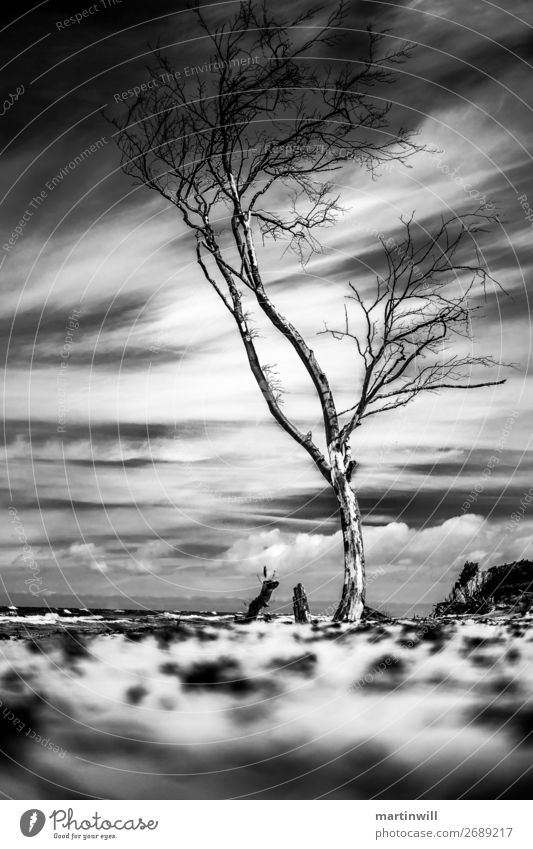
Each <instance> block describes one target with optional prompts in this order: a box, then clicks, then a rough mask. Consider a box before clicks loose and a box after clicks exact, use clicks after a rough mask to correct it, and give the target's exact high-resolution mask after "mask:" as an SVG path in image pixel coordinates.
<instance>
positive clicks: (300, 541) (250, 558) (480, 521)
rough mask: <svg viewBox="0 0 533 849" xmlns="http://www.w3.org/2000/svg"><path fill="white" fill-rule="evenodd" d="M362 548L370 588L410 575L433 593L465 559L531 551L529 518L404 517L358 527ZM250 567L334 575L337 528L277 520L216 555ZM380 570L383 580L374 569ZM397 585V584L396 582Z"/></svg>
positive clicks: (422, 590)
mask: <svg viewBox="0 0 533 849" xmlns="http://www.w3.org/2000/svg"><path fill="white" fill-rule="evenodd" d="M364 540H365V553H366V559H367V567H368V572H369V578H370V580H371V582H372V593H373V595H375V596H376V595H381V596H383V595H384V594H386V593H387V592H388V591H389V590H390V586H391V584H390V582H391V581H392V582H393V583H394V584H395V585H398V584H400V585H401V584H402V583H407V582H410V581H411V580H413V577H416V582H417V584H416V586H417V592H418V594H419V597H422V596H424V595H425V594H426V593H428V592H430V593H432V594H433V595H434V596H435V597H436V598H439V597H441V596H442V595H443V593H446V592H447V591H448V589H449V587H451V584H452V582H453V580H454V579H455V577H456V574H457V573H458V571H459V569H460V567H461V566H462V564H463V563H464V562H465V560H471V559H476V560H479V561H480V565H481V567H482V568H488V567H489V566H494V565H497V564H499V563H503V562H507V561H512V560H515V559H520V558H522V557H533V521H524V522H523V523H522V525H519V526H518V528H517V529H516V530H515V531H514V532H512V533H511V532H509V531H508V530H507V528H506V523H503V522H490V521H488V520H486V519H484V517H483V516H477V515H463V516H455V517H453V518H451V519H448V520H447V521H445V522H442V524H439V525H435V526H433V527H430V528H422V529H415V528H411V527H409V526H408V525H407V524H405V523H403V522H390V523H389V524H387V525H379V526H369V527H365V528H364ZM226 564H227V565H228V566H229V565H230V564H231V566H232V567H233V568H234V569H238V570H239V571H240V572H241V573H243V574H246V575H251V574H253V573H254V572H255V571H259V570H260V568H262V566H263V565H266V566H267V567H268V568H269V569H276V570H277V572H278V575H280V576H282V579H283V581H284V583H285V585H286V586H290V585H292V584H291V581H294V582H296V581H297V580H298V581H299V580H303V581H304V582H305V583H306V586H308V588H309V589H310V590H312V591H314V590H315V589H316V588H317V587H318V586H319V584H320V582H323V583H327V582H328V579H331V578H332V577H335V576H338V575H339V571H340V568H341V565H342V537H341V532H340V531H338V532H337V533H335V534H333V535H330V536H327V535H324V534H308V533H298V534H290V533H285V532H283V531H281V530H280V529H278V528H276V529H273V530H270V531H264V532H261V533H257V534H251V535H249V536H247V537H241V538H240V539H238V540H236V542H235V543H234V544H233V545H232V546H230V548H229V549H228V550H227V551H226V552H225V553H224V555H223V556H222V557H221V558H220V560H219V565H226ZM375 572H378V573H379V574H380V575H384V574H386V575H387V578H388V579H389V580H383V588H382V589H380V588H379V581H376V585H375V586H374V582H373V580H372V575H373V573H375ZM400 589H401V586H400Z"/></svg>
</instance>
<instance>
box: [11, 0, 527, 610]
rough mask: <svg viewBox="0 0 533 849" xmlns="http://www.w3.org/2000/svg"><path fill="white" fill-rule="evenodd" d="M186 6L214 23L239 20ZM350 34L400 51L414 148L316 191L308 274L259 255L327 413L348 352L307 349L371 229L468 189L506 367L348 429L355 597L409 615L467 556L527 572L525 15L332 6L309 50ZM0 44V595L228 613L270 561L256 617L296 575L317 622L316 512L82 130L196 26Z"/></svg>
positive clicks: (199, 56)
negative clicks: (321, 221)
mask: <svg viewBox="0 0 533 849" xmlns="http://www.w3.org/2000/svg"><path fill="white" fill-rule="evenodd" d="M201 5H202V6H203V7H205V8H204V12H205V15H206V18H207V19H208V20H209V21H210V22H211V23H212V24H213V25H216V24H217V23H220V22H221V21H224V20H225V19H226V18H227V17H228V16H230V15H231V14H233V13H234V11H235V8H236V5H237V4H236V3H235V2H233V0H228V2H222V3H213V4H203V3H202V4H201ZM297 5H300V6H302V7H303V6H304V4H303V3H302V2H299V4H293V8H296V6H297ZM78 6H79V8H78ZM274 6H275V4H272V7H274ZM280 9H281V12H282V13H283V4H280ZM76 14H78V16H79V17H80V16H81V19H80V20H76V18H75V17H74V18H73V19H72V18H71V16H75V15H76ZM370 23H371V24H372V25H373V27H374V28H375V29H376V30H377V31H386V32H387V36H386V46H387V47H388V46H389V45H390V47H391V48H392V47H393V46H396V45H397V44H399V43H400V42H401V41H403V40H409V42H411V43H412V44H413V45H414V50H413V53H412V56H411V58H410V59H409V61H408V62H406V63H405V64H403V65H401V66H400V67H399V68H398V69H397V78H396V82H395V84H394V86H392V87H388V88H387V90H386V91H384V92H380V93H378V92H376V96H383V97H385V96H386V97H387V98H388V99H389V100H390V101H391V102H392V110H391V116H392V120H393V122H395V123H396V124H399V123H402V124H403V125H404V126H407V127H409V128H410V129H412V130H413V131H416V132H417V134H418V135H417V140H418V141H419V143H420V144H423V145H426V146H427V147H428V148H430V149H431V150H432V151H434V152H433V153H421V154H419V155H418V156H417V157H416V158H414V159H413V160H411V161H410V167H409V168H404V167H402V166H399V165H397V164H394V165H393V166H392V167H391V168H386V169H383V170H382V173H381V175H380V176H379V177H378V178H377V179H376V180H372V179H371V178H370V177H369V175H368V174H365V173H364V172H362V171H361V170H359V169H358V168H357V167H356V166H355V164H354V163H351V164H350V165H349V167H346V168H344V169H342V171H341V172H338V173H337V174H336V175H335V178H334V181H335V185H336V188H338V191H339V193H340V194H341V198H342V203H343V206H344V208H345V213H344V214H343V216H342V217H341V218H340V219H339V220H338V222H337V223H336V225H335V226H334V227H332V228H329V229H326V230H324V232H323V234H322V235H321V240H322V243H323V245H324V250H323V252H322V253H321V254H320V255H318V256H315V257H313V258H312V259H311V260H310V262H309V263H308V264H307V265H306V266H305V268H302V267H301V266H300V265H299V263H298V260H297V258H296V257H294V256H292V255H291V254H290V253H287V252H286V251H285V247H286V246H284V245H283V244H280V243H276V244H271V243H267V244H266V245H265V246H264V247H263V248H261V250H260V253H259V258H260V262H261V265H262V267H263V268H264V269H265V279H266V280H267V282H268V286H269V291H271V293H272V295H273V296H274V295H275V297H276V301H277V303H279V305H280V307H281V308H282V310H283V311H284V313H285V314H286V315H287V316H288V317H290V319H291V320H292V322H293V323H294V324H295V325H296V326H297V327H299V328H300V329H301V331H302V332H303V333H304V335H305V337H306V338H307V339H308V340H312V345H313V348H314V350H315V352H316V354H317V357H318V358H319V361H320V362H321V363H322V364H323V366H324V368H325V370H326V372H327V373H328V375H330V376H331V380H332V383H333V387H334V391H335V393H336V397H337V400H338V404H339V406H342V405H343V404H344V402H345V401H346V402H348V403H349V401H350V398H351V397H352V393H353V381H354V370H353V360H352V357H351V354H350V351H349V349H348V348H347V347H346V346H344V345H341V344H339V343H336V342H335V340H332V339H330V338H329V337H327V336H324V335H317V334H318V332H319V331H320V330H321V329H323V327H324V322H327V323H329V324H330V325H331V324H334V323H335V322H336V321H338V320H339V319H340V320H342V316H343V309H344V306H343V305H344V298H345V295H346V293H347V290H348V284H349V282H353V281H354V280H358V281H360V283H361V285H362V286H363V288H364V287H367V289H368V287H370V286H371V281H372V279H374V275H375V272H376V269H379V267H380V262H381V261H382V258H381V256H380V245H379V240H378V238H377V234H379V233H382V234H383V235H384V236H385V237H386V238H389V237H390V238H393V239H394V238H397V237H398V236H399V234H400V232H401V225H400V221H399V219H400V217H401V216H406V215H410V214H411V213H414V215H415V221H416V222H417V225H418V226H420V227H422V228H426V229H427V230H431V228H432V226H433V225H434V224H435V222H438V221H439V220H440V216H441V215H447V214H462V213H464V212H466V211H468V210H469V209H470V210H471V209H473V208H475V207H476V206H477V204H478V203H479V202H480V201H484V200H485V201H490V202H492V203H493V204H494V205H495V207H496V208H497V210H498V212H499V214H500V222H499V223H497V224H495V225H494V226H493V228H492V229H491V231H490V232H488V233H486V234H482V235H481V236H480V243H479V247H480V250H481V251H482V254H483V257H484V260H485V262H486V263H487V266H488V268H489V270H490V272H491V274H492V275H493V276H494V277H495V278H496V279H497V280H498V282H499V283H500V284H501V287H502V288H498V287H496V286H492V287H489V288H488V289H487V292H486V297H485V299H484V301H483V311H482V315H477V316H476V318H475V323H474V334H475V339H476V342H475V345H476V352H478V353H489V354H492V355H493V356H494V357H495V358H497V359H499V360H502V361H504V362H505V363H508V364H510V365H509V366H507V367H506V368H505V369H503V370H502V371H501V374H499V375H495V376H501V377H505V378H507V381H506V383H505V384H504V385H503V386H494V387H490V388H486V389H482V390H472V391H469V392H461V391H447V392H443V393H440V394H433V395H426V396H425V397H421V398H420V399H419V400H417V401H416V402H414V403H413V404H412V405H410V406H409V407H407V408H405V409H404V410H401V411H397V412H395V413H388V414H386V415H384V416H382V417H376V418H372V419H370V420H369V422H368V423H366V424H365V425H364V426H363V427H362V428H360V429H359V430H358V431H357V434H356V438H355V437H354V441H353V451H354V456H355V457H356V458H357V461H358V472H357V476H356V481H355V485H356V489H357V493H358V497H359V500H360V504H361V508H362V512H363V521H364V538H365V546H366V555H367V565H368V575H369V587H368V601H369V603H370V604H374V605H376V606H380V607H383V608H384V609H390V610H395V611H399V610H409V609H417V610H421V609H423V607H424V606H425V607H426V608H427V607H428V606H429V605H430V604H432V603H434V602H436V601H438V600H441V599H442V598H443V597H444V596H445V595H446V594H447V593H448V591H449V589H450V587H451V584H452V583H453V581H454V580H455V578H456V576H457V574H458V572H459V570H460V568H461V566H462V564H463V563H464V561H465V560H466V559H474V560H478V561H479V563H480V565H481V566H482V568H487V567H489V566H491V565H495V564H497V563H502V562H509V561H511V560H514V559H519V558H521V557H533V546H532V544H531V539H532V531H533V514H531V512H530V509H529V508H530V502H531V501H532V500H533V499H532V497H531V494H530V493H529V490H530V487H531V486H532V484H533V481H532V468H533V462H532V456H533V455H532V453H531V444H530V439H531V425H530V423H531V420H532V413H533V410H532V407H533V400H532V397H533V396H532V392H531V375H530V368H529V352H530V347H531V345H530V303H529V294H528V289H529V288H530V286H531V268H532V263H533V253H532V243H533V238H532V237H533V229H532V228H533V211H532V210H533V171H532V168H531V156H530V153H529V152H528V151H530V150H531V149H532V141H533V121H532V115H531V85H530V84H528V83H529V80H528V75H529V73H530V71H531V64H530V63H531V59H532V53H533V51H532V49H531V47H532V45H533V41H532V39H531V25H532V23H533V16H532V10H531V5H530V3H528V2H527V0H512V2H508V3H506V4H505V8H503V7H500V6H499V5H498V4H496V3H493V2H486V1H485V0H473V2H471V3H468V4H465V3H462V2H457V0H443V2H441V3H439V4H438V5H435V4H432V3H429V2H425V0H410V2H409V0H407V2H401V3H400V2H378V0H357V2H355V1H354V0H352V2H351V3H348V16H347V19H346V21H345V31H344V34H343V37H344V41H343V42H342V44H341V45H340V46H338V47H336V48H331V50H332V51H336V52H334V53H333V55H332V57H327V58H333V59H335V58H336V59H337V60H339V59H340V60H343V61H350V60H351V58H352V57H353V55H354V51H355V49H356V46H357V45H358V44H359V43H360V40H361V31H362V30H364V28H365V27H366V26H367V24H370ZM0 38H1V39H2V45H3V50H2V55H3V57H4V60H3V61H4V66H3V69H2V80H3V82H2V85H3V93H2V98H3V104H2V106H1V107H0V112H1V113H2V114H1V115H0V119H1V120H0V133H1V137H2V138H1V145H2V155H1V158H0V169H1V174H2V190H1V191H2V219H1V220H2V233H1V238H0V243H1V250H0V262H1V266H0V274H1V279H2V313H1V317H0V322H1V324H2V326H1V328H0V340H1V346H2V354H3V359H4V364H5V366H4V386H3V398H4V408H3V415H4V421H5V427H4V432H3V440H4V446H5V459H4V462H5V472H6V473H5V476H4V477H3V483H2V501H3V507H2V515H3V521H2V528H3V532H2V539H1V543H0V545H1V547H0V578H1V582H0V603H6V602H9V601H13V600H15V602H16V603H17V604H21V603H22V602H26V603H28V604H39V605H41V604H50V605H51V606H54V603H61V604H64V603H67V602H69V603H70V604H71V605H72V606H85V604H88V603H93V602H94V600H95V599H100V600H102V599H103V600H107V603H109V604H112V605H118V606H120V607H130V606H132V605H133V604H135V605H140V606H143V605H145V606H148V607H149V606H150V605H153V604H155V603H156V601H157V604H158V605H159V606H164V607H169V608H170V609H173V608H185V607H195V606H198V605H200V606H202V607H208V608H209V609H211V608H212V609H217V608H218V609H222V608H223V607H226V608H228V607H230V608H232V607H233V608H234V607H235V599H242V600H246V599H250V598H251V597H252V596H253V595H254V594H255V592H256V589H257V587H258V579H257V574H258V573H259V572H260V571H261V570H262V567H263V565H267V566H268V568H269V569H276V570H277V575H278V578H279V579H280V581H281V583H280V588H279V591H278V601H279V602H283V601H284V600H286V599H288V598H290V596H291V594H292V587H293V586H294V585H295V584H296V583H297V582H299V581H302V582H303V583H304V584H305V586H306V589H307V590H308V594H309V595H310V599H311V605H312V608H313V609H314V610H315V612H320V611H323V610H326V609H328V605H331V603H332V602H334V601H335V599H338V597H339V593H340V587H341V584H342V553H341V549H342V545H341V540H340V534H339V531H338V519H337V516H336V510H335V503H334V500H333V499H332V497H331V495H330V493H329V492H328V490H327V488H325V487H324V486H323V483H324V481H323V479H322V478H321V477H320V475H319V474H318V472H317V471H316V469H315V468H314V467H313V465H312V463H311V461H310V460H309V458H308V456H307V455H306V454H305V452H302V451H301V449H300V448H299V446H297V445H296V444H295V443H293V442H291V440H290V438H289V437H288V436H287V435H286V434H284V433H283V432H282V431H281V430H280V429H279V428H278V426H277V425H276V424H275V423H274V422H273V421H271V420H270V419H269V417H268V412H267V410H266V409H265V407H264V402H263V400H262V398H261V397H260V395H259V393H258V390H257V387H256V385H255V382H254V380H253V378H252V376H251V374H250V373H249V371H248V369H247V364H246V359H245V355H244V352H243V350H242V345H241V342H240V340H239V339H238V338H236V336H235V334H234V332H233V327H232V324H231V318H230V316H229V315H227V314H225V313H224V311H223V307H222V305H221V304H220V302H219V301H218V299H217V297H216V295H215V293H214V292H213V291H212V290H210V288H209V286H208V284H207V283H206V282H205V280H204V279H203V277H202V275H201V272H200V271H199V269H198V267H197V266H196V263H195V254H194V240H193V239H192V238H191V234H190V232H189V231H188V230H187V228H186V227H185V225H184V224H183V222H182V221H181V220H180V219H179V217H178V215H177V214H176V210H175V209H174V208H169V206H168V205H167V204H165V203H164V202H163V201H162V199H161V198H159V196H157V195H155V194H154V193H151V192H149V191H148V190H147V189H145V188H144V187H139V186H135V185H134V184H133V183H132V181H131V179H130V178H128V177H126V176H125V175H124V174H123V173H122V172H121V171H120V157H119V152H118V149H117V146H116V143H115V139H114V135H113V134H114V132H115V130H114V128H113V127H112V126H111V125H110V123H109V122H108V121H107V120H106V118H105V115H104V114H103V113H105V114H107V115H117V114H121V113H120V110H121V109H124V108H125V106H124V104H125V103H127V102H128V100H129V98H128V96H127V94H126V95H125V93H127V90H128V89H130V88H132V87H134V86H136V85H139V84H141V83H142V82H143V81H146V80H147V79H148V78H149V72H148V71H147V69H146V64H147V63H149V61H150V52H151V50H152V49H153V47H154V45H156V44H159V45H160V46H161V47H162V48H163V49H164V50H165V51H167V52H168V53H169V55H171V57H172V60H173V62H174V67H176V68H179V69H181V71H182V72H183V73H184V74H186V73H187V72H186V71H185V69H186V68H188V67H192V66H200V65H202V64H203V63H204V62H206V60H207V59H208V58H209V52H208V48H207V46H206V40H205V38H204V37H203V36H202V33H201V32H200V30H199V28H198V25H197V23H196V22H195V18H194V14H193V12H192V11H191V10H190V9H187V8H186V6H185V4H182V5H180V4H179V3H178V4H176V3H172V4H170V3H164V2H163V3H157V4H152V5H151V6H150V7H149V8H148V7H147V6H146V4H140V3H136V2H129V0H122V2H120V3H119V2H118V0H117V2H114V3H113V2H111V0H105V2H99V3H95V4H92V5H91V4H87V5H86V6H84V7H83V6H82V4H77V5H76V8H74V7H73V6H72V5H71V4H67V3H59V2H57V3H54V2H47V1H46V0H45V2H42V3H40V4H37V5H34V6H33V7H32V5H31V4H28V5H24V4H22V5H20V6H17V13H16V17H15V18H13V19H12V20H11V21H6V22H4V25H3V28H2V30H1V31H0ZM213 73H216V72H213ZM76 157H78V159H77V160H76ZM528 219H529V220H528ZM15 228H17V229H15ZM502 289H503V290H505V291H502ZM261 330H262V333H263V338H262V339H261V340H260V342H259V345H260V348H261V350H264V351H265V359H268V361H269V362H273V363H276V367H277V369H278V371H279V373H280V376H281V379H282V382H283V386H284V389H285V391H286V395H285V405H286V409H287V412H288V413H289V414H291V415H292V416H293V417H294V418H295V420H297V421H298V423H299V424H301V426H302V428H303V429H304V432H306V431H307V430H313V431H314V432H316V433H318V431H319V423H320V411H319V409H318V405H317V402H316V400H315V398H314V396H313V392H312V390H311V389H310V387H309V385H308V383H307V381H306V377H305V374H304V373H302V371H301V369H300V367H299V363H298V362H297V361H296V360H295V358H294V356H293V355H292V352H291V350H290V349H288V347H287V346H286V345H285V344H283V343H282V342H280V341H279V339H276V338H275V336H273V334H272V333H271V332H270V331H269V329H268V328H266V327H265V328H261ZM490 458H495V460H494V459H493V460H492V462H491V461H490ZM517 517H518V518H517ZM154 600H156V601H154ZM414 606H416V608H415V607H414Z"/></svg>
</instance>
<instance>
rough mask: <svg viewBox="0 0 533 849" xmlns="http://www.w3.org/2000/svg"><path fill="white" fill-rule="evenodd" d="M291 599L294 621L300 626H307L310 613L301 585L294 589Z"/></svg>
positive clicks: (309, 620)
mask: <svg viewBox="0 0 533 849" xmlns="http://www.w3.org/2000/svg"><path fill="white" fill-rule="evenodd" d="M293 592H294V595H293V598H292V609H293V610H294V621H295V622H297V623H298V624H300V625H308V624H309V623H310V622H311V611H310V610H309V603H308V601H307V596H306V594H305V590H304V586H303V584H297V585H296V586H295V587H294V591H293Z"/></svg>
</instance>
